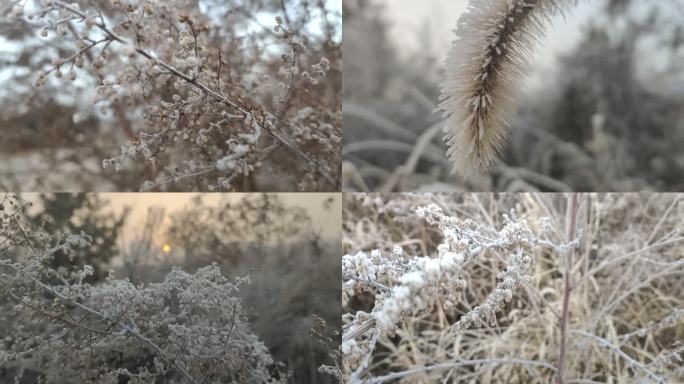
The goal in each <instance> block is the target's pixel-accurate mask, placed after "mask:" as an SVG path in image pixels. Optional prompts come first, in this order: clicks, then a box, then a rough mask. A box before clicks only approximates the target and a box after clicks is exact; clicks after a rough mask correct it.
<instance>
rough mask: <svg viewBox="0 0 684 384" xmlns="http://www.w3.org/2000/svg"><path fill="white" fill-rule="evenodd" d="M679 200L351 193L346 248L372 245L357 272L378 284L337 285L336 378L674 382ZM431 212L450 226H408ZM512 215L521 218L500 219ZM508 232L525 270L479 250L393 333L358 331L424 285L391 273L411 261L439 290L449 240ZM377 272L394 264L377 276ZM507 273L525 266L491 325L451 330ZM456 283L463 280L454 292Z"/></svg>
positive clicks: (683, 373) (679, 331)
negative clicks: (340, 289)
mask: <svg viewBox="0 0 684 384" xmlns="http://www.w3.org/2000/svg"><path fill="white" fill-rule="evenodd" d="M683 199H684V196H682V195H662V194H639V195H637V194H579V195H577V194H574V195H567V196H564V195H560V194H502V195H492V194H418V195H415V194H411V195H409V194H405V195H404V194H402V195H391V196H388V195H373V194H358V195H347V198H346V201H345V211H344V220H345V224H344V232H345V235H344V243H343V247H344V252H345V253H346V254H348V255H354V256H356V255H357V252H359V251H368V252H369V251H370V250H375V249H378V250H379V252H375V253H373V255H372V256H373V257H379V258H380V259H379V260H378V261H377V262H376V263H371V264H366V265H365V268H366V269H362V270H365V271H368V270H372V271H373V272H374V273H375V275H373V274H372V273H371V274H367V275H366V279H363V278H357V279H350V278H349V276H347V278H345V279H344V280H343V281H344V283H343V284H344V288H345V291H347V288H353V291H351V292H352V295H351V296H349V297H347V300H343V305H344V311H343V312H344V313H346V315H345V316H344V320H345V325H344V326H343V340H344V341H346V343H344V342H343V345H342V353H343V356H344V361H343V370H344V372H343V377H344V380H345V381H346V382H368V383H383V382H400V383H432V382H435V383H440V382H451V381H453V382H467V381H468V380H474V381H476V382H482V383H495V382H524V383H550V382H557V383H594V382H611V381H612V382H646V383H670V382H681V381H682V380H683V379H684V369H682V368H681V367H682V364H681V359H682V357H683V356H682V353H683V352H684V348H683V347H682V345H681V343H679V342H678V340H682V338H683V337H684V321H683V320H682V319H684V311H683V310H682V308H684V303H683V301H684V299H682V297H681V291H682V288H684V282H683V280H682V279H681V277H682V275H683V274H684V258H682V251H683V250H684V234H682V231H681V223H682V221H683V220H684V200H683ZM430 205H432V206H433V207H438V208H439V211H440V212H442V213H443V215H444V217H445V218H444V219H443V220H437V221H435V220H432V223H431V220H424V219H421V218H420V217H417V216H416V212H418V210H419V209H420V208H422V207H426V206H430ZM511 209H513V210H514V211H515V212H516V213H517V215H516V216H515V217H513V216H509V218H508V219H505V218H504V214H508V212H510V210H511ZM422 213H423V216H425V214H424V213H425V212H424V211H422ZM511 222H513V223H521V224H520V225H521V226H523V227H525V226H526V227H525V228H523V227H516V228H523V229H524V230H520V231H519V232H517V235H514V238H516V239H518V240H520V241H519V243H518V245H520V244H522V245H523V246H521V247H520V249H522V250H523V253H522V254H524V255H528V256H529V258H530V260H529V263H523V264H515V262H514V260H512V259H511V255H512V254H511V252H510V251H511V249H510V245H511V244H512V243H502V244H501V246H493V247H490V248H487V249H486V250H485V251H483V252H482V253H480V254H479V255H478V256H477V257H475V258H472V259H470V260H468V261H467V262H466V263H465V264H462V265H461V266H460V267H459V268H458V278H454V279H453V280H450V279H447V280H446V281H447V282H448V281H453V282H454V286H453V287H442V288H444V289H441V288H440V289H436V290H434V289H433V288H431V287H428V288H426V289H430V295H423V292H420V291H417V292H415V295H413V296H412V297H411V299H412V300H419V299H421V298H423V297H424V296H425V297H431V298H432V301H431V302H429V303H426V305H424V306H422V307H416V308H408V309H407V308H405V307H401V308H402V311H401V312H400V314H399V315H398V317H397V321H396V323H395V324H394V326H393V327H392V328H391V329H390V330H389V331H386V330H382V331H381V332H376V330H377V329H378V328H379V327H377V326H375V325H373V324H370V325H368V326H367V327H366V328H358V327H357V325H358V324H360V323H359V322H358V320H359V318H361V320H363V319H364V316H366V319H369V318H370V319H375V320H377V319H378V317H377V316H375V315H374V313H375V312H376V311H377V310H378V308H379V306H380V305H382V304H383V303H387V300H388V298H392V296H393V295H394V294H395V293H397V292H401V291H403V290H405V289H404V288H401V289H399V290H397V289H395V287H402V285H407V284H409V287H410V284H414V283H415V282H416V281H419V280H417V279H415V277H416V275H414V276H413V278H412V279H404V280H402V279H401V278H399V280H397V281H394V282H393V281H392V279H389V278H388V276H389V275H388V273H386V272H387V271H388V270H390V271H391V270H393V269H396V268H411V267H412V266H413V267H415V266H416V265H418V267H417V268H414V269H415V271H418V273H419V274H423V276H430V274H435V273H437V275H435V279H437V280H439V278H440V276H441V275H439V274H440V273H442V272H443V271H442V270H441V269H440V268H437V267H435V265H436V264H435V262H436V261H439V262H440V263H441V261H443V259H444V256H445V251H446V249H445V246H444V244H445V243H448V244H451V243H450V242H449V236H451V235H452V234H453V235H454V236H464V235H467V236H470V238H473V239H487V238H489V239H490V240H496V238H495V237H492V235H493V234H498V235H497V236H498V237H502V236H504V235H507V236H508V235H510V231H506V230H505V228H507V227H509V228H510V223H511ZM493 229H494V231H492V230H493ZM459 231H460V232H459ZM522 234H525V235H522ZM523 243H524V244H523ZM396 246H401V247H402V254H401V255H399V254H398V253H397V252H392V250H393V249H394V248H395V247H396ZM516 246H517V245H516ZM454 252H455V253H456V254H457V255H458V254H459V252H460V251H459V250H456V251H454ZM515 255H516V254H515V253H513V256H515ZM373 257H368V258H367V259H373ZM346 259H347V260H351V259H350V258H349V256H347V257H346ZM421 260H422V262H421ZM449 260H457V261H464V260H463V259H461V258H460V257H459V256H453V257H451V258H449ZM519 260H523V259H519ZM383 265H384V266H387V265H390V266H392V265H394V266H397V267H396V268H394V267H392V268H390V269H373V268H374V267H375V266H383ZM438 265H445V264H438ZM516 265H517V266H521V267H523V268H522V269H521V270H520V272H521V273H520V275H521V276H524V277H525V278H524V279H522V280H524V281H520V284H519V285H516V286H515V287H512V289H511V293H512V296H511V297H507V298H505V300H503V301H501V303H502V305H501V307H500V308H497V311H496V312H495V315H494V316H491V317H487V318H486V319H487V321H486V322H484V321H481V322H480V324H472V323H473V322H472V321H471V324H469V325H468V326H466V327H460V328H456V329H455V326H454V325H457V324H462V323H463V321H464V319H465V320H468V316H471V314H472V313H473V312H474V310H476V309H477V308H478V306H480V308H481V306H482V305H483V304H487V303H488V301H489V300H490V299H491V298H492V295H496V294H497V292H498V293H499V294H504V296H507V292H504V291H497V290H499V289H502V288H504V289H506V288H507V287H506V286H505V284H504V283H505V282H506V281H508V282H512V280H507V279H508V277H509V275H508V272H509V271H510V270H511V269H510V267H511V266H516ZM428 267H429V268H428ZM369 268H370V269H369ZM343 269H344V268H343ZM452 272H453V270H449V271H448V273H452ZM343 273H344V271H343ZM444 273H447V272H446V271H445V272H444ZM373 276H377V277H378V278H377V279H376V280H372V277H373ZM356 277H359V276H356ZM352 280H353V281H352ZM364 280H365V281H364ZM461 280H463V281H465V284H460V283H459V284H456V282H460V281H461ZM454 293H455V294H454ZM395 301H396V299H395ZM447 302H448V305H445V304H447ZM402 305H403V304H402ZM364 313H365V314H366V315H364ZM349 340H353V342H349Z"/></svg>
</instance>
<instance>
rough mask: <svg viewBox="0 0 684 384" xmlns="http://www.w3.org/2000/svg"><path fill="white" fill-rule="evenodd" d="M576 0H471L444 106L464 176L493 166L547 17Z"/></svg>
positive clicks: (452, 150) (451, 61) (452, 154)
mask: <svg viewBox="0 0 684 384" xmlns="http://www.w3.org/2000/svg"><path fill="white" fill-rule="evenodd" d="M574 3H575V0H471V1H470V5H469V8H468V11H467V12H466V13H465V14H463V15H462V16H461V18H460V19H459V21H458V27H457V31H456V33H457V35H458V38H457V39H456V40H455V41H454V43H453V46H452V48H451V51H450V52H449V54H448V58H447V61H446V67H447V68H446V76H447V77H446V80H445V82H444V84H443V86H442V96H441V99H442V103H441V108H442V109H443V110H444V112H445V115H446V116H447V117H448V120H447V123H446V125H445V132H446V140H447V143H448V145H449V150H448V153H447V155H448V157H449V158H450V159H451V160H452V161H453V162H454V163H455V165H454V170H455V171H457V172H460V173H461V174H463V175H466V176H467V175H468V174H471V173H473V172H482V171H486V170H487V169H488V168H490V167H491V166H492V164H493V162H494V160H495V158H496V156H497V154H498V152H499V151H500V149H501V147H502V146H503V144H504V141H505V140H506V135H507V133H506V130H507V126H508V123H509V121H510V119H511V116H513V114H514V112H515V111H514V101H515V95H516V93H517V91H518V88H519V87H520V82H521V79H522V76H523V74H524V72H525V69H526V68H525V67H526V66H527V64H528V60H529V58H530V55H531V51H532V50H533V48H534V46H535V44H536V43H537V40H538V39H539V38H540V37H541V36H542V34H543V30H544V23H545V22H546V21H547V19H548V18H549V17H550V16H552V15H554V14H557V13H560V12H562V10H563V9H564V8H566V7H567V6H568V5H570V4H574Z"/></svg>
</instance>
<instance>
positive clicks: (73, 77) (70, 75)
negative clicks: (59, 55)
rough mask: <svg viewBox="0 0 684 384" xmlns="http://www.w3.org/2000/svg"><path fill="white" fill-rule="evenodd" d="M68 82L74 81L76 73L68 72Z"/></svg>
mask: <svg viewBox="0 0 684 384" xmlns="http://www.w3.org/2000/svg"><path fill="white" fill-rule="evenodd" d="M69 80H71V81H74V80H76V72H74V71H71V72H69Z"/></svg>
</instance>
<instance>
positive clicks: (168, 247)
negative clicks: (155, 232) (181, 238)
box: [162, 244, 171, 253]
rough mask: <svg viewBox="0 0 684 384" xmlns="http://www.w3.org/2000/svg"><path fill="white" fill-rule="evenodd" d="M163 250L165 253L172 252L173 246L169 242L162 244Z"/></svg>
mask: <svg viewBox="0 0 684 384" xmlns="http://www.w3.org/2000/svg"><path fill="white" fill-rule="evenodd" d="M162 252H164V253H169V252H171V246H170V245H168V244H164V245H162Z"/></svg>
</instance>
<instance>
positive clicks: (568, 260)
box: [556, 193, 579, 384]
mask: <svg viewBox="0 0 684 384" xmlns="http://www.w3.org/2000/svg"><path fill="white" fill-rule="evenodd" d="M577 199H578V197H577V194H576V193H573V194H570V195H569V196H568V204H567V208H566V215H565V241H566V242H568V243H570V242H571V241H573V240H574V239H575V236H576V234H577V212H578V211H579V209H578V207H577ZM574 254H575V248H574V247H571V248H570V249H569V250H568V254H567V255H566V257H565V271H564V277H563V280H564V283H563V284H564V288H563V314H562V315H561V322H560V331H561V340H560V351H559V354H558V372H557V376H556V383H557V384H563V383H564V381H563V368H564V366H565V342H566V338H567V328H568V318H569V317H570V293H571V292H572V285H571V281H570V273H571V271H572V261H573V256H574Z"/></svg>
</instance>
